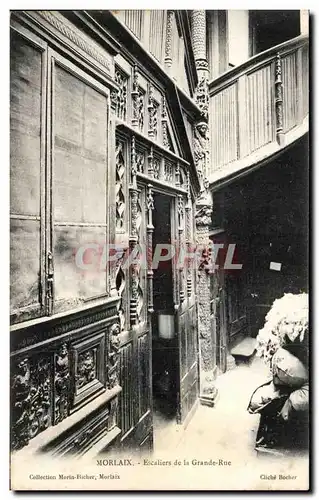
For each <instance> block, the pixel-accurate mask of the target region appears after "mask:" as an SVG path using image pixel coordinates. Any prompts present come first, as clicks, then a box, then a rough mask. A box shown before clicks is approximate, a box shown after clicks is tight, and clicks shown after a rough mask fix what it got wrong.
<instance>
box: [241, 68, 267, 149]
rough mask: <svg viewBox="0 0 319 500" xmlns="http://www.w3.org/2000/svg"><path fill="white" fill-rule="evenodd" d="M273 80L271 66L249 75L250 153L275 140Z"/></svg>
mask: <svg viewBox="0 0 319 500" xmlns="http://www.w3.org/2000/svg"><path fill="white" fill-rule="evenodd" d="M272 80H273V78H272V75H271V66H266V67H265V68H262V69H259V70H257V71H254V72H253V73H250V74H249V75H247V83H246V102H247V108H246V109H247V126H248V153H252V152H253V151H255V150H256V149H258V148H260V147H261V146H264V145H265V144H268V143H269V142H271V141H272V140H273V135H274V134H273V125H274V120H273V103H272V83H273V82H272ZM246 140H247V139H246Z"/></svg>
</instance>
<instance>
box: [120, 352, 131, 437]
mask: <svg viewBox="0 0 319 500" xmlns="http://www.w3.org/2000/svg"><path fill="white" fill-rule="evenodd" d="M133 384H134V374H133V346H132V343H130V344H126V345H125V346H123V347H122V348H121V350H120V385H121V387H122V393H121V398H120V427H121V429H122V433H123V434H125V433H126V432H127V431H129V430H130V429H131V428H132V427H133V425H134V386H133Z"/></svg>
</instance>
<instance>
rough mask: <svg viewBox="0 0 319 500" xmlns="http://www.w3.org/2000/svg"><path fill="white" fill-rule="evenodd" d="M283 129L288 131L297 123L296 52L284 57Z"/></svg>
mask: <svg viewBox="0 0 319 500" xmlns="http://www.w3.org/2000/svg"><path fill="white" fill-rule="evenodd" d="M282 83H283V130H284V132H288V130H290V129H291V128H293V127H294V126H295V125H296V124H297V113H298V109H297V96H298V93H297V64H296V53H295V52H293V53H292V54H289V55H287V56H286V57H284V58H283V59H282Z"/></svg>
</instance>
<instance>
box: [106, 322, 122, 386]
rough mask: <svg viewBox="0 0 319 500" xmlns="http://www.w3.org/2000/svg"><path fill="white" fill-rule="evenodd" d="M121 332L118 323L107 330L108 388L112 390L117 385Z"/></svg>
mask: <svg viewBox="0 0 319 500" xmlns="http://www.w3.org/2000/svg"><path fill="white" fill-rule="evenodd" d="M120 331H121V328H120V325H119V323H114V324H113V325H112V326H111V327H110V330H109V369H108V387H109V389H112V388H113V387H115V386H116V385H118V383H119V356H120V352H119V351H120V343H121V342H120V338H119V333H120Z"/></svg>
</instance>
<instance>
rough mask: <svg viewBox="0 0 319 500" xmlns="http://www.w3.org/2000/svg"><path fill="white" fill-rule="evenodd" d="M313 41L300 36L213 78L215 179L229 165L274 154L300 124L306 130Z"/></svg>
mask: <svg viewBox="0 0 319 500" xmlns="http://www.w3.org/2000/svg"><path fill="white" fill-rule="evenodd" d="M308 45H309V42H308V37H306V36H302V35H301V36H298V37H296V38H294V39H292V40H289V41H288V42H285V43H282V44H280V45H277V46H276V47H273V48H271V49H269V50H267V51H265V52H263V53H260V54H257V55H256V56H254V57H252V58H250V59H249V60H247V61H246V62H245V63H243V64H241V65H240V66H237V67H235V68H233V69H231V70H230V71H227V72H226V73H224V74H223V75H221V76H219V77H218V78H217V79H215V80H213V81H211V82H210V83H209V94H210V111H211V115H210V116H211V125H210V130H211V137H210V141H211V161H210V166H209V171H208V172H207V174H208V178H209V180H210V181H211V182H214V181H215V179H217V178H220V177H221V174H220V173H218V172H224V173H226V169H229V168H230V165H231V168H232V169H233V170H234V169H236V166H238V168H243V166H248V165H249V164H253V163H255V162H256V161H259V157H260V158H261V157H262V156H263V157H266V156H267V155H271V154H273V152H274V151H275V150H278V148H281V147H284V145H285V144H288V143H289V142H291V141H292V140H295V139H296V136H297V135H298V134H297V132H296V131H297V128H298V127H299V126H300V135H302V134H303V133H304V132H305V127H304V126H303V127H301V126H302V125H304V122H305V121H307V120H306V118H307V115H308V107H309V84H308V71H309V69H308V66H309V64H308ZM307 127H308V125H307ZM307 127H306V128H307ZM292 133H293V138H294V139H292V138H291V137H292ZM289 134H290V135H291V137H290V136H289Z"/></svg>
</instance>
